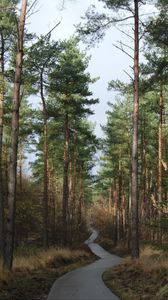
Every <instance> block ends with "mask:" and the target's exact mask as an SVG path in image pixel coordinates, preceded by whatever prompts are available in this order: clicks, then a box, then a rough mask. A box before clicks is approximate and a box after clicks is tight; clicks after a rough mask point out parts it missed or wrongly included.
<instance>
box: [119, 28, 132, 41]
mask: <svg viewBox="0 0 168 300" xmlns="http://www.w3.org/2000/svg"><path fill="white" fill-rule="evenodd" d="M116 29H117V30H118V31H119V32H121V33H123V34H125V35H126V36H127V37H129V38H130V39H132V40H133V41H134V38H133V37H132V36H131V35H129V34H128V33H126V32H125V31H123V30H121V29H119V28H118V27H116Z"/></svg>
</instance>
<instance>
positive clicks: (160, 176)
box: [158, 80, 164, 242]
mask: <svg viewBox="0 0 168 300" xmlns="http://www.w3.org/2000/svg"><path fill="white" fill-rule="evenodd" d="M159 106H160V113H159V139H158V154H159V157H158V202H159V206H160V205H161V203H162V159H163V106H164V104H163V83H162V80H161V82H160V103H159ZM158 217H159V231H158V240H159V241H160V242H161V240H162V233H161V211H160V209H159V211H158Z"/></svg>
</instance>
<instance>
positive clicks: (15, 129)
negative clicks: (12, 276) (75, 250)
mask: <svg viewBox="0 0 168 300" xmlns="http://www.w3.org/2000/svg"><path fill="white" fill-rule="evenodd" d="M26 9H27V0H22V7H21V13H20V18H19V24H18V25H19V26H18V44H17V53H16V69H15V79H14V87H13V102H12V121H11V127H12V128H11V149H10V162H9V182H8V212H7V225H6V241H5V254H4V263H3V267H4V270H6V271H11V270H12V263H13V249H14V233H15V230H14V227H15V226H14V225H15V207H16V177H17V176H16V175H17V151H18V137H19V108H20V86H21V76H22V64H23V39H24V27H25V17H26Z"/></svg>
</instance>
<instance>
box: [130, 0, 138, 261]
mask: <svg viewBox="0 0 168 300" xmlns="http://www.w3.org/2000/svg"><path fill="white" fill-rule="evenodd" d="M138 2H139V1H138V0H134V7H135V16H134V22H135V26H134V108H133V143H132V187H131V211H132V214H131V217H132V222H131V257H132V258H133V259H134V258H138V257H139V232H138V110H139V8H138Z"/></svg>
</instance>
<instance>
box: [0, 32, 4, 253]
mask: <svg viewBox="0 0 168 300" xmlns="http://www.w3.org/2000/svg"><path fill="white" fill-rule="evenodd" d="M0 36H1V54H0V253H1V254H2V255H3V254H4V196H3V180H2V179H3V175H2V140H3V115H4V113H3V105H4V94H5V91H4V38H3V35H2V33H1V34H0Z"/></svg>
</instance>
